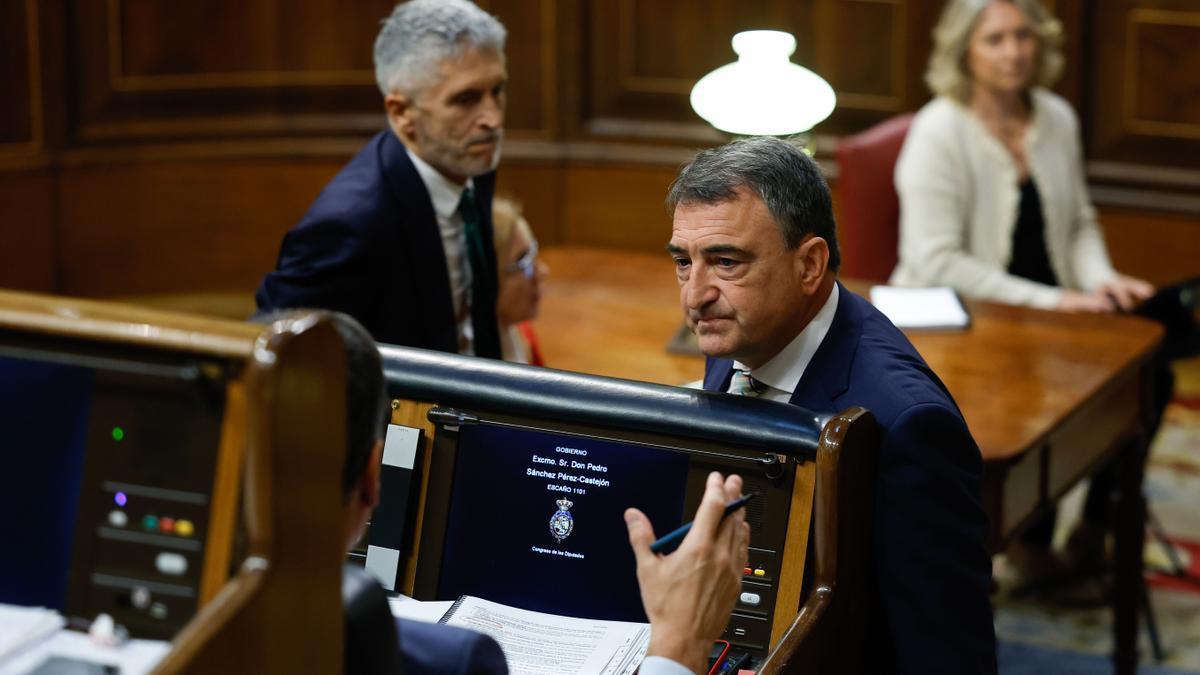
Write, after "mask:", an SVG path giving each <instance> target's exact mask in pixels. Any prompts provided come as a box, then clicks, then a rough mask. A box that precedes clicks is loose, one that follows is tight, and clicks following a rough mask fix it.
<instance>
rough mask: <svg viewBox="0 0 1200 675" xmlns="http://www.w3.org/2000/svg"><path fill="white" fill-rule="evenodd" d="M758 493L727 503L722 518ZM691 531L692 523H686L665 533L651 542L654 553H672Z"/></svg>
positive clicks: (651, 549)
mask: <svg viewBox="0 0 1200 675" xmlns="http://www.w3.org/2000/svg"><path fill="white" fill-rule="evenodd" d="M757 494H758V493H757V492H751V493H750V494H748V495H742V496H741V497H738V498H737V499H735V500H733V501H731V502H729V503H728V504H726V505H725V513H722V514H721V520H725V516H728V515H729V514H731V513H733V512H734V511H737V510H738V509H740V508H742V507H743V506H745V505H746V502H748V501H750V500H751V499H753V498H754V496H755V495H757ZM693 522H694V521H693ZM691 531H692V523H684V524H683V525H680V526H679V527H677V528H676V529H675V530H673V531H672V532H670V533H668V534H665V535H663V536H662V538H660V539H659V540H658V541H656V542H654V543H653V544H650V551H651V552H652V553H670V552H671V551H674V550H675V548H676V547H678V546H679V544H680V542H682V541H683V538H684V537H686V536H687V533H688V532H691Z"/></svg>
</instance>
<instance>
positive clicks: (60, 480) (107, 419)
mask: <svg viewBox="0 0 1200 675" xmlns="http://www.w3.org/2000/svg"><path fill="white" fill-rule="evenodd" d="M224 380H225V372H224V368H223V367H222V366H221V365H220V364H219V363H217V362H214V361H206V360H205V359H202V358H198V357H195V356H189V355H171V354H165V353H159V352H134V351H133V350H129V349H125V350H122V349H120V348H116V347H114V348H111V349H104V348H100V347H98V346H96V345H85V344H74V343H71V342H70V341H61V342H59V341H55V340H54V339H50V338H39V339H37V340H36V341H31V340H28V339H18V338H12V337H0V429H2V430H3V431H2V433H3V441H2V447H3V448H4V450H3V455H2V458H0V461H2V462H3V471H2V472H0V473H2V475H3V476H4V480H3V490H0V541H4V542H6V545H5V546H4V547H3V551H2V552H0V602H4V603H11V604H18V605H29V606H44V607H49V608H53V609H57V610H60V611H62V612H64V613H65V614H66V615H67V616H68V617H80V618H83V619H92V618H94V617H95V616H96V615H97V614H98V613H100V612H106V613H108V614H110V615H112V616H113V617H114V618H115V619H116V620H117V622H118V623H120V624H122V625H124V626H126V627H127V628H128V629H129V630H130V632H131V633H132V634H133V635H135V636H139V637H142V636H144V637H170V636H172V635H173V634H174V633H175V632H176V631H177V630H178V629H179V628H180V627H181V626H182V625H183V624H184V623H186V622H187V621H188V620H189V619H190V618H191V616H192V615H193V614H194V613H195V612H196V610H197V607H198V603H199V586H200V576H201V568H202V566H203V562H204V552H205V538H206V535H207V533H208V525H209V499H210V495H211V492H212V486H213V480H214V471H215V465H216V457H217V451H216V450H217V445H218V442H219V438H220V430H221V422H222V416H223V412H224V403H225V389H224Z"/></svg>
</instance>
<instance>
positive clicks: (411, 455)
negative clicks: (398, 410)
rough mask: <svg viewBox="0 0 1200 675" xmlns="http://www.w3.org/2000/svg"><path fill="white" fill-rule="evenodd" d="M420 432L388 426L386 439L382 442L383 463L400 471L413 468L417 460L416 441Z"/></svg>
mask: <svg viewBox="0 0 1200 675" xmlns="http://www.w3.org/2000/svg"><path fill="white" fill-rule="evenodd" d="M420 437H421V430H420V429H415V428H413V427H402V426H400V425H399V424H389V425H388V428H387V437H386V438H385V439H384V441H383V463H384V464H386V465H387V466H395V467H399V468H401V469H411V468H413V463H414V462H415V461H416V459H417V441H418V440H419V439H420Z"/></svg>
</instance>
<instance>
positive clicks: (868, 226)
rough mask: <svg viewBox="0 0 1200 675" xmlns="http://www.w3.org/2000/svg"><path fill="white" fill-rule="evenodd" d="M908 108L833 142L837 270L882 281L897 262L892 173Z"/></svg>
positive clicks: (897, 209) (908, 120) (896, 215)
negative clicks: (836, 172) (840, 256)
mask: <svg viewBox="0 0 1200 675" xmlns="http://www.w3.org/2000/svg"><path fill="white" fill-rule="evenodd" d="M912 118H913V115H912V113H909V114H906V115H899V116H896V117H893V118H891V119H889V120H886V121H884V122H881V123H879V124H877V125H875V126H873V127H871V128H870V129H867V130H866V131H864V132H862V133H859V134H855V135H854V136H847V137H845V138H843V139H842V140H841V141H840V142H838V146H837V160H838V180H837V198H838V207H839V211H840V213H839V216H838V246H839V248H840V250H841V252H842V268H841V271H840V273H839V274H840V275H841V276H843V277H845V278H847V279H864V280H868V281H887V279H888V277H890V276H891V274H892V269H894V268H895V267H896V259H897V246H898V244H899V236H900V230H899V225H900V199H899V197H897V195H896V187H895V183H894V182H893V180H892V172H893V170H894V169H895V166H896V158H897V157H899V156H900V147H901V146H902V145H904V137H905V136H906V135H907V134H908V127H909V125H911V124H912Z"/></svg>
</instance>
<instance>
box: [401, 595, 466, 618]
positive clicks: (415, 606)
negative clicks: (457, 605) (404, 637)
mask: <svg viewBox="0 0 1200 675" xmlns="http://www.w3.org/2000/svg"><path fill="white" fill-rule="evenodd" d="M453 604H454V601H453V600H429V601H426V600H415V599H413V598H410V597H408V596H407V595H401V596H397V597H394V598H388V605H390V606H391V608H392V616H394V617H396V618H397V619H409V620H410V621H424V622H425V623H437V622H438V621H441V620H442V617H443V616H445V615H446V610H448V609H450V606H451V605H453Z"/></svg>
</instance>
